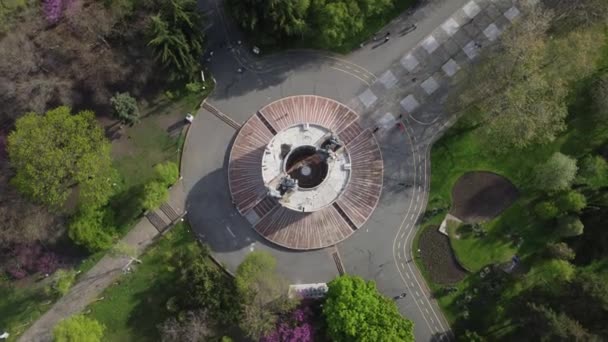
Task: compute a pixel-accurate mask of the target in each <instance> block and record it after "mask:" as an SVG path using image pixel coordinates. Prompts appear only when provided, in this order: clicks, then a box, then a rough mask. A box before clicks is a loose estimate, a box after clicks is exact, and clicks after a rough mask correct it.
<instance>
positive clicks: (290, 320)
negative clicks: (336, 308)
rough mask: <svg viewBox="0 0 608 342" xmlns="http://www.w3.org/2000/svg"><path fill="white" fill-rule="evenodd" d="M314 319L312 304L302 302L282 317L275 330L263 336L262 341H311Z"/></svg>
mask: <svg viewBox="0 0 608 342" xmlns="http://www.w3.org/2000/svg"><path fill="white" fill-rule="evenodd" d="M312 319H313V312H312V310H311V308H310V306H308V305H305V304H302V305H300V306H298V307H297V308H296V309H295V310H294V311H292V312H290V313H288V314H286V315H285V316H283V317H281V318H280V319H279V321H278V322H277V328H276V329H275V331H273V332H272V333H270V334H269V335H267V336H265V337H263V338H262V339H261V340H260V342H311V341H313V339H314V332H315V329H314V326H313V324H312Z"/></svg>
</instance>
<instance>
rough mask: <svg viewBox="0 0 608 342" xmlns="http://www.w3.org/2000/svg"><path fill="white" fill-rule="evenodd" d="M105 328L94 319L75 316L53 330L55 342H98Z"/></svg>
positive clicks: (60, 323)
mask: <svg viewBox="0 0 608 342" xmlns="http://www.w3.org/2000/svg"><path fill="white" fill-rule="evenodd" d="M104 330H105V328H104V326H103V325H101V324H100V323H99V322H97V321H96V320H94V319H91V318H88V317H86V316H84V315H75V316H72V317H70V318H66V319H64V320H63V321H61V322H59V323H58V324H57V325H56V326H55V328H53V338H54V341H55V342H100V341H101V338H102V337H103V332H104Z"/></svg>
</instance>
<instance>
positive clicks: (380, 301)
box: [323, 276, 414, 342]
mask: <svg viewBox="0 0 608 342" xmlns="http://www.w3.org/2000/svg"><path fill="white" fill-rule="evenodd" d="M328 286H329V290H328V293H327V299H326V302H325V305H324V308H323V315H324V316H325V317H326V320H327V329H328V333H329V336H330V338H331V339H332V340H333V341H336V342H341V341H414V335H413V323H412V322H411V321H410V320H407V319H405V318H403V317H401V315H400V314H399V311H398V310H397V306H396V305H395V303H394V302H393V301H391V300H390V299H388V298H386V297H384V296H382V295H381V294H380V293H379V292H378V290H377V289H376V285H375V284H374V283H373V282H371V281H369V282H365V281H364V280H363V279H361V278H359V277H356V276H340V277H338V278H336V279H334V280H332V281H331V282H330V283H329V284H328Z"/></svg>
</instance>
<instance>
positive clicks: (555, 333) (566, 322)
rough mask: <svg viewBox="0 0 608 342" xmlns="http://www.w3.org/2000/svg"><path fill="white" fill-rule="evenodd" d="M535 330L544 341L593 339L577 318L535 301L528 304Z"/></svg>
mask: <svg viewBox="0 0 608 342" xmlns="http://www.w3.org/2000/svg"><path fill="white" fill-rule="evenodd" d="M528 308H529V310H530V311H529V313H530V317H526V319H527V320H529V321H532V322H533V324H532V327H531V328H533V330H536V334H540V337H541V340H542V341H591V340H592V339H591V338H592V335H591V334H589V332H588V331H587V330H586V329H585V328H584V327H583V326H582V325H581V324H580V323H579V322H577V321H576V320H574V319H572V318H570V317H568V315H566V314H564V313H563V312H560V313H556V312H555V311H553V309H551V308H548V307H546V306H544V305H538V304H534V303H529V304H528Z"/></svg>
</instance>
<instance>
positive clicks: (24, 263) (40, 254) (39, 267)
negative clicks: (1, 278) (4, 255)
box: [6, 244, 59, 279]
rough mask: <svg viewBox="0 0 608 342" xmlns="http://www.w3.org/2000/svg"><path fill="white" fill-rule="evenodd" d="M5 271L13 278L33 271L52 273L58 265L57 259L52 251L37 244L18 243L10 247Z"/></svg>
mask: <svg viewBox="0 0 608 342" xmlns="http://www.w3.org/2000/svg"><path fill="white" fill-rule="evenodd" d="M9 258H10V262H9V263H8V265H7V267H6V272H7V273H8V274H9V275H10V276H11V277H13V278H15V279H22V278H25V277H27V276H28V275H30V274H33V273H38V272H39V273H53V272H55V270H56V269H57V268H58V267H59V259H58V258H57V255H56V254H55V253H53V252H49V251H45V250H43V248H42V247H41V246H40V245H39V244H19V245H15V246H13V247H12V248H11V252H10V255H9Z"/></svg>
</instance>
